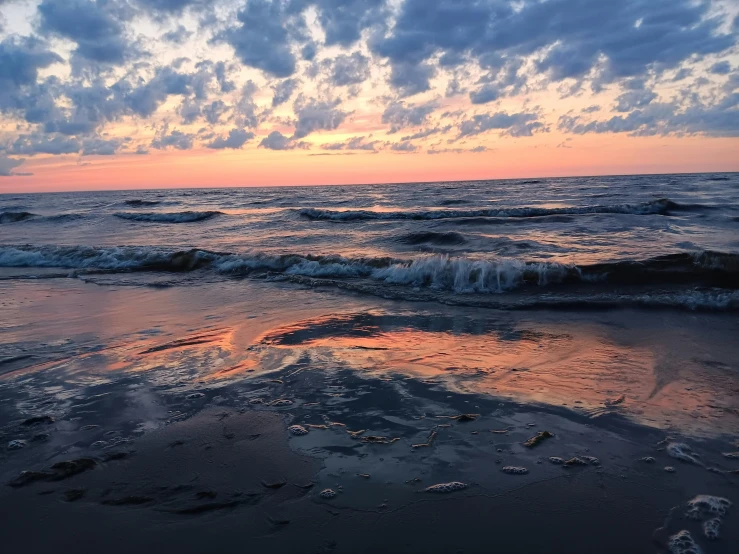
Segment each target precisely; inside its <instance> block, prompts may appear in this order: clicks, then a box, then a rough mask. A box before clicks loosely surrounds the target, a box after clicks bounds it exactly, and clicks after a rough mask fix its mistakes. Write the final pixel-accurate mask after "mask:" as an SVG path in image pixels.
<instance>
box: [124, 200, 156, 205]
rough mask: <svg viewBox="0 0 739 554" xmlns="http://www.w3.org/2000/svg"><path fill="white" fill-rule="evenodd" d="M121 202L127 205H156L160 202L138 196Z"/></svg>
mask: <svg viewBox="0 0 739 554" xmlns="http://www.w3.org/2000/svg"><path fill="white" fill-rule="evenodd" d="M123 203H124V204H126V205H127V206H156V205H158V204H161V202H160V201H159V200H141V199H138V198H135V199H133V200H126V201H124V202H123Z"/></svg>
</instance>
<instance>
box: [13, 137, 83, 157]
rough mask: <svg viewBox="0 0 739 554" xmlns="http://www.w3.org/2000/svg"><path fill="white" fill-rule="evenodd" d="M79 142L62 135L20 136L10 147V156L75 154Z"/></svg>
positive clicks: (78, 149) (78, 148) (79, 147)
mask: <svg viewBox="0 0 739 554" xmlns="http://www.w3.org/2000/svg"><path fill="white" fill-rule="evenodd" d="M80 149H81V145H80V141H79V140H78V139H76V138H71V137H65V136H62V135H46V134H43V133H35V134H29V135H20V136H18V138H17V139H16V140H15V142H13V143H12V144H11V145H10V148H9V149H8V152H9V153H10V154H23V155H26V156H35V155H36V154H56V155H60V154H76V153H78V152H79V151H80Z"/></svg>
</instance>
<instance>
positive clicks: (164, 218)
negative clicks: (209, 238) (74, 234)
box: [114, 211, 223, 223]
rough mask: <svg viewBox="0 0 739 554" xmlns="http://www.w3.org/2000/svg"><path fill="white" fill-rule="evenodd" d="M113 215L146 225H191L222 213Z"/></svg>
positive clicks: (121, 213)
mask: <svg viewBox="0 0 739 554" xmlns="http://www.w3.org/2000/svg"><path fill="white" fill-rule="evenodd" d="M114 215H115V216H116V217H119V218H121V219H128V220H131V221H145V222H147V223H193V222H196V221H205V220H206V219H210V218H212V217H216V216H218V215H223V212H219V211H209V212H193V211H186V212H160V213H156V212H150V213H145V212H117V213H115V214H114Z"/></svg>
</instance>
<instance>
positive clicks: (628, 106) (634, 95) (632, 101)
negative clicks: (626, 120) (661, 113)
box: [616, 90, 657, 112]
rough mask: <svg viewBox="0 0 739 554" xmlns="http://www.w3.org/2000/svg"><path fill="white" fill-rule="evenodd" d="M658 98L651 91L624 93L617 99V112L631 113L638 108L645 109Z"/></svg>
mask: <svg viewBox="0 0 739 554" xmlns="http://www.w3.org/2000/svg"><path fill="white" fill-rule="evenodd" d="M655 98H657V95H656V94H655V93H654V92H652V91H651V90H632V91H629V92H624V93H623V94H622V95H621V96H619V97H618V98H616V111H617V112H630V111H632V110H635V109H637V108H643V107H644V106H646V105H648V104H649V103H651V102H652V100H654V99H655Z"/></svg>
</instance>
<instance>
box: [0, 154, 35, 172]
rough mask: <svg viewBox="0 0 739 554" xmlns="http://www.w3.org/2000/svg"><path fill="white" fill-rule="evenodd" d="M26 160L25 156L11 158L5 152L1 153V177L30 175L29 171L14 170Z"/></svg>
mask: <svg viewBox="0 0 739 554" xmlns="http://www.w3.org/2000/svg"><path fill="white" fill-rule="evenodd" d="M25 161H26V160H25V159H23V158H9V157H8V156H6V155H4V154H0V177H14V176H20V175H30V174H29V173H16V172H14V171H13V170H14V169H15V168H16V167H18V166H20V165H22V164H23V162H25Z"/></svg>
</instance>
